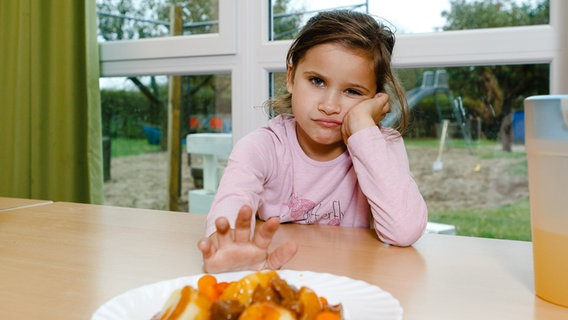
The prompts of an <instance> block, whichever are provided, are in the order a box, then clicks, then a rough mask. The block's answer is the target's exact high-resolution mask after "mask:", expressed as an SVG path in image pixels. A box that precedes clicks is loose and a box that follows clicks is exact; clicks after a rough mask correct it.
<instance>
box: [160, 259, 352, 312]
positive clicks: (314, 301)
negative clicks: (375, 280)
mask: <svg viewBox="0 0 568 320" xmlns="http://www.w3.org/2000/svg"><path fill="white" fill-rule="evenodd" d="M342 314H343V307H342V305H341V304H336V305H331V304H329V303H328V302H327V299H326V298H325V297H322V296H318V295H317V294H316V293H315V292H314V291H313V290H312V289H310V288H308V287H305V286H302V287H301V288H299V289H297V288H295V287H294V286H292V285H290V284H288V282H287V281H286V280H284V279H282V278H280V276H279V275H278V273H277V272H276V271H273V270H270V271H259V272H254V273H251V274H249V275H246V276H244V277H243V278H241V279H240V280H237V281H232V282H218V281H217V278H215V276H213V275H210V274H206V275H203V276H201V277H200V278H199V280H198V282H197V288H193V287H191V286H184V287H183V288H180V289H177V290H175V291H174V292H173V293H172V294H171V295H170V297H169V298H168V300H167V301H166V303H165V305H164V307H163V308H162V310H161V311H160V312H159V313H157V314H156V315H155V316H154V317H152V319H151V320H158V319H159V320H228V319H239V320H253V319H254V320H256V319H267V320H268V319H270V320H341V319H343V316H342Z"/></svg>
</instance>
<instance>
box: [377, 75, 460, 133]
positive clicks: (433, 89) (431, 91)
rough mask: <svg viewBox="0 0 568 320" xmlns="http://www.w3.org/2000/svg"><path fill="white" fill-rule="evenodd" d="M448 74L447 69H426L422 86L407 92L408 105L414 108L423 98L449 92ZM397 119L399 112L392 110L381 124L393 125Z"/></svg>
mask: <svg viewBox="0 0 568 320" xmlns="http://www.w3.org/2000/svg"><path fill="white" fill-rule="evenodd" d="M449 92H450V87H449V85H448V74H447V73H446V70H436V72H435V73H434V71H425V72H424V74H423V75H422V84H421V85H420V87H417V88H414V89H411V90H408V91H407V92H406V100H407V101H408V107H409V109H410V110H412V109H413V108H414V107H415V106H416V105H417V104H418V103H419V102H420V101H421V100H422V99H424V98H426V97H429V96H432V95H435V94H436V93H449ZM396 119H397V114H396V113H394V112H391V113H389V114H387V116H386V117H385V119H383V121H381V124H382V125H383V126H385V127H390V126H393V125H394V123H395V121H396Z"/></svg>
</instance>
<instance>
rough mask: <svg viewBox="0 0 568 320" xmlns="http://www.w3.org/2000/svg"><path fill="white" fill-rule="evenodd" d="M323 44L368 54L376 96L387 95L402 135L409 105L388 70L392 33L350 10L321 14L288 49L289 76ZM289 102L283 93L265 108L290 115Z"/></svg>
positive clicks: (368, 18) (309, 23)
mask: <svg viewBox="0 0 568 320" xmlns="http://www.w3.org/2000/svg"><path fill="white" fill-rule="evenodd" d="M325 43H336V44H340V45H343V46H345V47H346V48H349V49H353V50H362V51H364V52H367V53H368V54H369V56H370V57H371V58H372V59H373V61H374V63H375V75H376V78H377V83H376V85H377V93H378V92H385V93H389V95H390V96H391V107H392V108H393V109H394V108H396V107H398V108H399V109H398V110H393V111H394V112H396V113H397V115H398V119H397V123H396V125H395V129H397V130H398V131H399V132H400V133H401V134H402V133H404V131H405V130H406V127H407V125H408V103H407V101H406V96H405V94H404V88H403V87H402V86H401V85H400V83H399V81H398V79H397V78H396V76H395V75H394V73H393V72H392V69H391V57H392V52H393V48H394V43H395V37H394V33H393V32H392V31H391V30H390V29H389V28H388V27H387V26H385V25H384V24H382V23H380V22H378V21H377V20H376V19H375V18H373V17H372V16H370V15H368V14H365V13H361V12H356V11H350V10H333V11H323V12H320V13H318V14H317V15H315V16H314V17H312V18H311V19H309V20H308V22H307V23H306V25H305V26H304V27H303V28H302V30H301V31H300V33H299V34H298V36H297V37H296V39H295V40H294V42H292V45H291V47H290V49H289V50H288V54H287V56H286V64H287V66H288V67H291V72H292V75H293V73H294V72H295V70H296V66H297V65H298V63H299V62H300V61H301V60H302V59H303V58H304V56H305V55H306V52H307V51H308V50H310V49H311V48H313V47H315V46H317V45H320V44H325ZM392 99H394V100H395V101H394V103H393V101H392ZM291 102H292V96H291V95H290V94H286V95H285V96H283V97H276V98H273V99H270V100H269V101H267V103H266V105H267V106H268V107H269V108H270V109H271V110H272V111H274V112H275V113H276V114H280V113H291V107H292V106H291ZM391 112H392V111H391Z"/></svg>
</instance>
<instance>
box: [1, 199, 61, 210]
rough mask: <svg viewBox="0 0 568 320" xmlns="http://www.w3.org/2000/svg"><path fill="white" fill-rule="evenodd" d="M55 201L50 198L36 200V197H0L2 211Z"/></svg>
mask: <svg viewBox="0 0 568 320" xmlns="http://www.w3.org/2000/svg"><path fill="white" fill-rule="evenodd" d="M52 202H53V201H48V200H34V199H22V198H6V197H0V211H7V210H12V209H17V208H22V207H30V206H37V205H42V204H48V203H52Z"/></svg>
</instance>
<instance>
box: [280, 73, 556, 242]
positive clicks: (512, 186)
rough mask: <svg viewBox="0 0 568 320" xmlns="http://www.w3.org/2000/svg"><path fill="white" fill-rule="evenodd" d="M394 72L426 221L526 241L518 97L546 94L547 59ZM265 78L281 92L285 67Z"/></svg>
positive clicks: (525, 185)
mask: <svg viewBox="0 0 568 320" xmlns="http://www.w3.org/2000/svg"><path fill="white" fill-rule="evenodd" d="M397 74H398V77H399V78H400V80H401V82H402V83H403V85H404V87H405V89H406V96H407V100H408V102H409V105H410V110H411V123H410V127H409V129H408V131H407V132H406V134H405V136H404V139H405V144H406V148H407V152H408V157H409V161H410V169H411V171H412V173H413V175H414V178H415V179H416V181H417V183H418V186H419V187H420V189H421V191H422V194H423V196H424V198H425V200H426V203H427V204H428V208H429V211H430V214H429V221H430V222H437V223H441V224H443V225H447V226H450V227H451V226H453V227H454V228H455V230H457V234H459V235H467V236H480V237H491V238H508V239H518V240H530V238H531V234H530V210H529V192H528V170H527V155H526V152H525V147H524V113H523V110H524V104H523V100H524V99H525V98H527V97H529V96H532V95H541V94H548V88H549V80H548V79H549V65H548V64H539V65H498V66H472V67H452V68H443V69H439V68H430V69H427V68H421V69H398V70H397ZM270 79H271V81H272V89H271V91H272V92H271V95H279V94H281V93H283V92H285V91H284V90H285V80H286V79H285V73H283V72H282V73H273V74H271V77H270ZM444 120H446V121H447V127H446V129H445V130H443V127H444V122H445V121H444ZM443 131H445V132H446V136H445V137H446V138H445V139H444V144H443V145H442V139H441V136H442V132H443ZM440 150H441V151H440Z"/></svg>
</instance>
